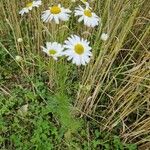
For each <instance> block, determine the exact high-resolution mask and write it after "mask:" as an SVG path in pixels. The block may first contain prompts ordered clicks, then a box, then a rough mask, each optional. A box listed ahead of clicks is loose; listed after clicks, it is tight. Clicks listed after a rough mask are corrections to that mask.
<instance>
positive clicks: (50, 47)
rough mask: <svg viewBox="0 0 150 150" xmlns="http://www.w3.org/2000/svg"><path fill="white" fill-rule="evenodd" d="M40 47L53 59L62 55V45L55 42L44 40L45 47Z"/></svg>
mask: <svg viewBox="0 0 150 150" xmlns="http://www.w3.org/2000/svg"><path fill="white" fill-rule="evenodd" d="M41 48H42V50H43V52H45V53H46V54H47V55H48V56H51V57H53V59H55V60H57V59H58V57H60V56H62V55H63V50H64V47H63V46H62V45H61V44H59V43H57V42H53V43H51V42H46V47H43V46H41Z"/></svg>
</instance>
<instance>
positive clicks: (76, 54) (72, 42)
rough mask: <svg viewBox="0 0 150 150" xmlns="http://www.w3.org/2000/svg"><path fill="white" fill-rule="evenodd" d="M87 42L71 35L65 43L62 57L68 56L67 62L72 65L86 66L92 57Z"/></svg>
mask: <svg viewBox="0 0 150 150" xmlns="http://www.w3.org/2000/svg"><path fill="white" fill-rule="evenodd" d="M89 44H90V43H89V42H88V41H87V40H84V39H83V38H80V37H79V36H77V35H72V36H71V37H69V38H68V39H67V40H66V41H65V45H64V48H66V50H65V51H64V55H66V56H68V60H72V63H73V64H76V65H78V66H79V65H86V64H87V63H88V62H89V61H90V57H91V56H92V53H91V51H90V50H91V49H92V48H91V47H90V46H89Z"/></svg>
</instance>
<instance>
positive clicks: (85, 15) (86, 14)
mask: <svg viewBox="0 0 150 150" xmlns="http://www.w3.org/2000/svg"><path fill="white" fill-rule="evenodd" d="M75 16H79V19H78V22H81V21H84V25H86V26H88V27H95V26H97V25H98V24H99V21H100V18H99V17H98V16H97V15H96V14H95V13H93V12H92V11H91V8H90V7H89V4H88V3H86V8H85V9H84V8H82V7H81V6H79V7H77V8H76V9H75Z"/></svg>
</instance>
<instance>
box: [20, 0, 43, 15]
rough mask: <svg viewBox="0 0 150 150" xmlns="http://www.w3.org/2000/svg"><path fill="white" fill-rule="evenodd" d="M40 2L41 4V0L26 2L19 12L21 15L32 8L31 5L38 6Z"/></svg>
mask: <svg viewBox="0 0 150 150" xmlns="http://www.w3.org/2000/svg"><path fill="white" fill-rule="evenodd" d="M41 4H42V1H41V0H38V1H33V2H30V3H27V4H26V7H24V8H23V9H22V10H21V11H20V12H19V14H20V15H21V16H22V15H24V14H25V13H28V12H29V11H30V10H32V8H33V7H39V6H40V5H41Z"/></svg>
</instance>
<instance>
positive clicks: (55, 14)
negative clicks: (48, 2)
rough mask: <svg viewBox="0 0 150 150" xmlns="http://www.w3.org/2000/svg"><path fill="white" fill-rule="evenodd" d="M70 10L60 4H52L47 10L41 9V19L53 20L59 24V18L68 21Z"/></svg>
mask: <svg viewBox="0 0 150 150" xmlns="http://www.w3.org/2000/svg"><path fill="white" fill-rule="evenodd" d="M70 13H71V11H70V10H69V9H65V8H64V7H61V5H60V4H59V5H54V6H52V7H49V10H46V11H43V14H42V17H41V18H42V20H43V21H44V22H49V21H52V20H54V21H55V22H56V24H59V20H61V21H68V20H69V17H70Z"/></svg>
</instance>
